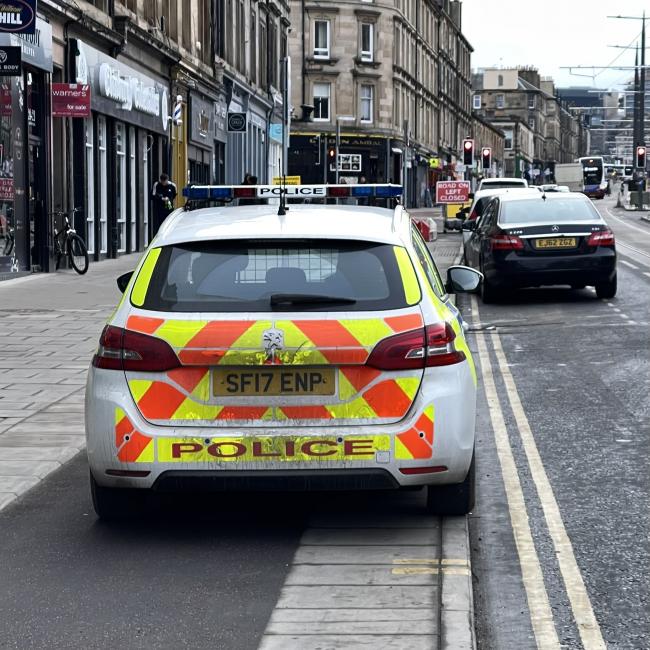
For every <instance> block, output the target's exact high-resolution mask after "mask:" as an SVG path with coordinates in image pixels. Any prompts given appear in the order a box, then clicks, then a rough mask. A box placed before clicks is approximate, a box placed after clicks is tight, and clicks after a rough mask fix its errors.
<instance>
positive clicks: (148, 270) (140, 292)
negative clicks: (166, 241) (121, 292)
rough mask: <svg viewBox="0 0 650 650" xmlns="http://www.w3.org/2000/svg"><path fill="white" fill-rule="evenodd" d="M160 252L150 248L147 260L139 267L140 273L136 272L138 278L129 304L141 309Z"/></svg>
mask: <svg viewBox="0 0 650 650" xmlns="http://www.w3.org/2000/svg"><path fill="white" fill-rule="evenodd" d="M161 250H162V249H161V248H152V249H151V250H150V251H149V252H148V253H147V258H146V259H145V261H144V263H143V264H142V266H141V267H140V271H138V278H137V280H136V281H135V284H134V285H133V290H132V291H131V302H132V303H133V304H134V305H135V306H136V307H142V305H144V299H145V297H146V295H147V290H148V289H149V283H150V282H151V276H152V274H153V270H154V268H155V266H156V262H157V261H158V258H159V257H160V251H161ZM125 293H126V292H125Z"/></svg>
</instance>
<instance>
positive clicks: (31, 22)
mask: <svg viewBox="0 0 650 650" xmlns="http://www.w3.org/2000/svg"><path fill="white" fill-rule="evenodd" d="M35 30H36V0H2V2H1V3H0V32H10V33H12V34H33V33H34V31H35Z"/></svg>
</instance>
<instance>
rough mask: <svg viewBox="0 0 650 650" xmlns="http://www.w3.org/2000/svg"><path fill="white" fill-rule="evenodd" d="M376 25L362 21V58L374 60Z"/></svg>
mask: <svg viewBox="0 0 650 650" xmlns="http://www.w3.org/2000/svg"><path fill="white" fill-rule="evenodd" d="M373 32H374V25H373V24H371V23H361V60H362V61H374V59H375V46H374V42H373V40H374V33H373Z"/></svg>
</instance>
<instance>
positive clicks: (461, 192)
mask: <svg viewBox="0 0 650 650" xmlns="http://www.w3.org/2000/svg"><path fill="white" fill-rule="evenodd" d="M469 192H470V183H469V181H438V182H437V183H436V203H465V202H466V201H467V200H468V199H469Z"/></svg>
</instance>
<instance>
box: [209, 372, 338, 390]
mask: <svg viewBox="0 0 650 650" xmlns="http://www.w3.org/2000/svg"><path fill="white" fill-rule="evenodd" d="M212 372H213V375H212V386H213V393H214V395H216V396H217V397H258V396H269V397H273V396H278V395H295V396H300V395H334V391H335V390H336V379H335V374H334V368H305V367H304V366H301V367H295V368H289V367H286V366H285V367H281V368H278V367H275V368H274V367H271V366H268V367H264V368H245V369H241V368H237V369H233V368H232V367H230V368H215V369H214V370H213V371H212Z"/></svg>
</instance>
